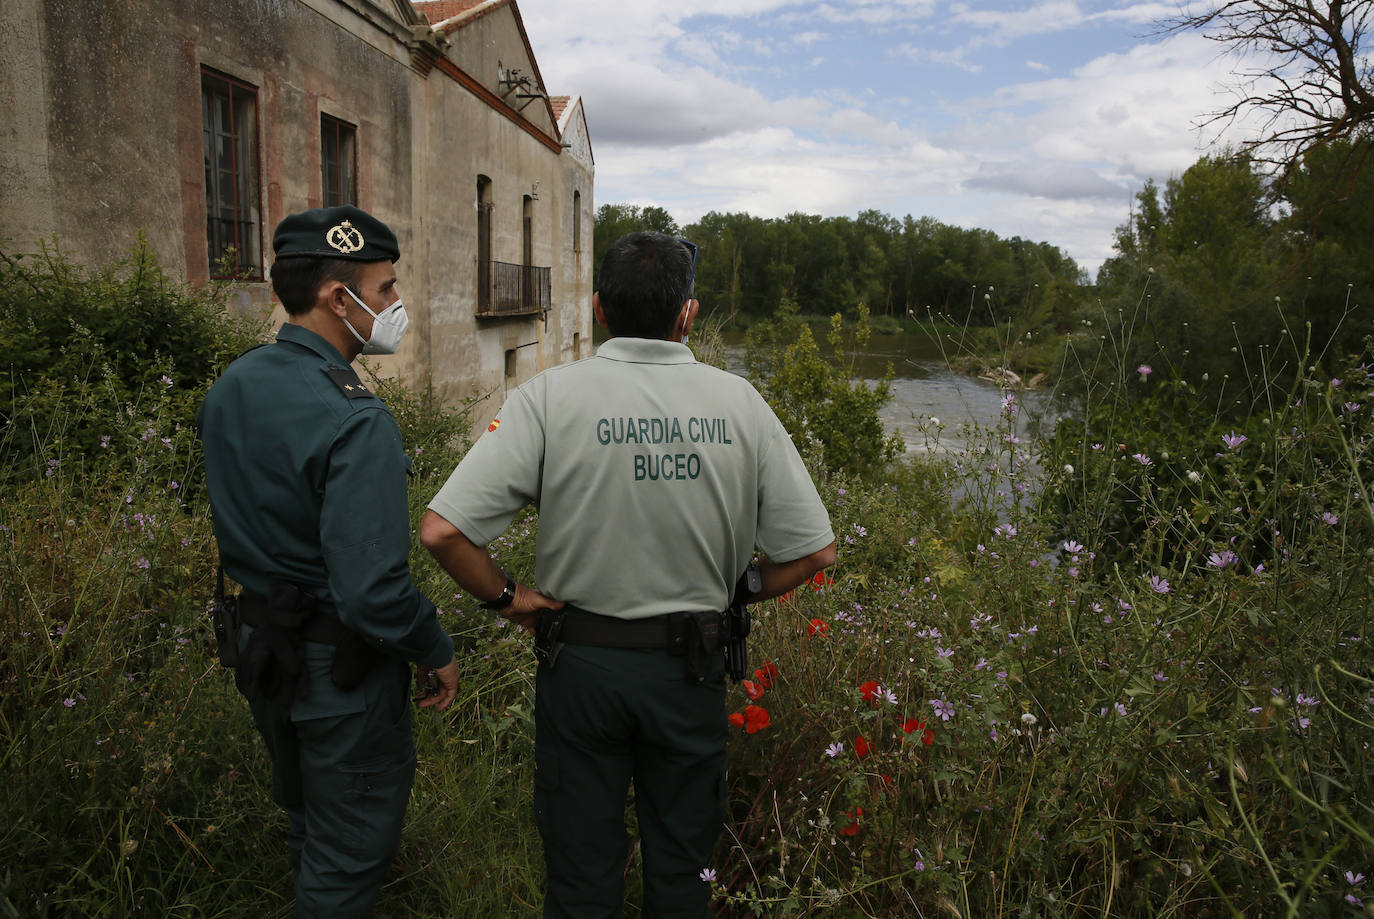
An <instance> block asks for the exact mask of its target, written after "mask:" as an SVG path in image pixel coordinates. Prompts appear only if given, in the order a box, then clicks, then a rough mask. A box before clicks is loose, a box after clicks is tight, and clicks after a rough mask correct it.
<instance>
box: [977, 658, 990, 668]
mask: <svg viewBox="0 0 1374 919" xmlns="http://www.w3.org/2000/svg"><path fill="white" fill-rule="evenodd" d="M987 666H988V659H987V658H986V657H980V658H978V663H976V664H974V665H973V669H974V670H986V669H987Z"/></svg>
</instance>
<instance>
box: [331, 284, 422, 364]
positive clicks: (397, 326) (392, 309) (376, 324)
mask: <svg viewBox="0 0 1374 919" xmlns="http://www.w3.org/2000/svg"><path fill="white" fill-rule="evenodd" d="M344 290H347V291H348V295H349V296H350V297H352V298H353V300H354V302H355V303H357V304H358V305H359V306H361V307H362V308H363V309H365V310H367V314H368V315H369V316H371V317H372V335H371V336H370V337H368V338H363V337H362V336H361V335H359V334H358V330H357V329H355V328H353V323H351V322H349V321H348V320H347V319H345V320H344V325H346V326H348V331H350V332H352V333H353V337H354V338H356V339H358V341H360V342H362V344H363V354H395V353H396V349H397V348H398V347H399V346H400V344H401V337H402V336H404V335H405V333H406V329H408V328H409V327H410V317H409V316H407V315H406V308H405V305H404V304H402V303H401V301H400V300H397V301H396V302H395V303H393V304H391V305H390V306H388V307H387V308H386V309H384V310H382V311H381V312H380V313H374V312H372V310H370V309H367V304H366V303H364V302H363V301H362V300H359V299H358V295H357V294H355V293H354V292H353V291H351V290H348V286H347V285H345V286H344Z"/></svg>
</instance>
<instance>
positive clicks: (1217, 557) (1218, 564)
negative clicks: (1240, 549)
mask: <svg viewBox="0 0 1374 919" xmlns="http://www.w3.org/2000/svg"><path fill="white" fill-rule="evenodd" d="M1239 561H1240V558H1239V557H1237V555H1236V553H1234V552H1232V551H1231V550H1230V549H1222V550H1221V551H1220V552H1213V553H1212V554H1211V555H1209V556H1207V564H1209V565H1211V566H1212V567H1213V568H1216V569H1218V570H1220V569H1222V568H1230V567H1231V566H1232V565H1234V564H1236V563H1237V562H1239Z"/></svg>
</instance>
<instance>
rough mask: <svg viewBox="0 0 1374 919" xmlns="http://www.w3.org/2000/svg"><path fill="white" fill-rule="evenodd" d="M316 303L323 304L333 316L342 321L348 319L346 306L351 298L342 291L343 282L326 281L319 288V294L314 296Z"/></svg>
mask: <svg viewBox="0 0 1374 919" xmlns="http://www.w3.org/2000/svg"><path fill="white" fill-rule="evenodd" d="M315 299H316V302H317V303H323V304H324V306H325V308H326V309H328V310H329V311H330V312H331V313H333V314H334V315H335V316H338V317H340V318H343V319H347V318H348V304H349V303H351V302H352V298H351V297H349V296H348V292H347V291H346V290H344V283H343V281H327V282H325V283H324V284H323V285H321V287H320V292H319V293H318V294H317V295H316V298H315Z"/></svg>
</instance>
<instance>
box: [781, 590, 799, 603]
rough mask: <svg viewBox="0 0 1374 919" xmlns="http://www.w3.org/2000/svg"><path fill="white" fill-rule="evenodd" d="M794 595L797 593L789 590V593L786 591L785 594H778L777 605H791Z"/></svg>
mask: <svg viewBox="0 0 1374 919" xmlns="http://www.w3.org/2000/svg"><path fill="white" fill-rule="evenodd" d="M796 593H797V592H796V591H795V590H789V591H788V592H787V593H785V594H779V595H778V602H779V603H791V602H792V598H793V597H794V596H796Z"/></svg>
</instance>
